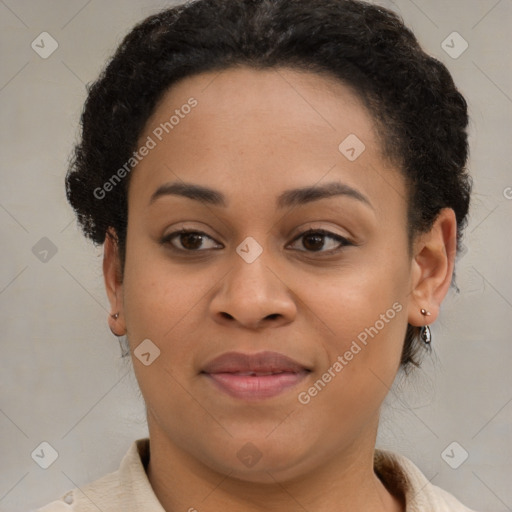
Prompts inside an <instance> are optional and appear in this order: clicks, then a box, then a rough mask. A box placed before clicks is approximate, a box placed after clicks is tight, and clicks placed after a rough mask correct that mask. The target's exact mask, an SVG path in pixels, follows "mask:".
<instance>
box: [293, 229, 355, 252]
mask: <svg viewBox="0 0 512 512" xmlns="http://www.w3.org/2000/svg"><path fill="white" fill-rule="evenodd" d="M293 242H294V244H297V243H299V247H295V248H296V249H298V250H299V251H302V252H324V253H328V252H336V251H337V250H340V249H342V248H343V247H344V246H347V245H352V244H351V243H350V242H349V241H348V240H347V239H346V238H344V237H342V236H340V235H337V234H335V233H331V232H330V231H326V230H323V229H310V230H308V231H305V232H304V233H301V234H300V235H299V236H298V237H297V238H295V240H294V241H293ZM300 242H302V243H300ZM300 246H302V247H300Z"/></svg>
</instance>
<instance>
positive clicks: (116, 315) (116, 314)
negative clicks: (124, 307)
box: [110, 313, 120, 338]
mask: <svg viewBox="0 0 512 512" xmlns="http://www.w3.org/2000/svg"><path fill="white" fill-rule="evenodd" d="M110 316H111V317H112V318H113V319H114V320H117V319H118V318H119V313H114V314H113V315H110ZM110 332H111V333H112V334H113V335H114V336H117V337H118V338H119V336H120V335H119V334H117V333H116V332H114V331H113V330H112V327H111V328H110Z"/></svg>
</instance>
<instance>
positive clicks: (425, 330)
mask: <svg viewBox="0 0 512 512" xmlns="http://www.w3.org/2000/svg"><path fill="white" fill-rule="evenodd" d="M420 338H421V341H423V343H425V345H430V342H431V341H432V333H431V332H430V327H429V326H428V325H424V326H423V327H422V328H421V331H420Z"/></svg>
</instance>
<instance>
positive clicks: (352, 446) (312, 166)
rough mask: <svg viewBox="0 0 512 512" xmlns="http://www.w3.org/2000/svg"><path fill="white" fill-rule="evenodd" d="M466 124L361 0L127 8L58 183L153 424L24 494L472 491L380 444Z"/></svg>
mask: <svg viewBox="0 0 512 512" xmlns="http://www.w3.org/2000/svg"><path fill="white" fill-rule="evenodd" d="M467 122H468V118H467V108H466V102H465V100H464V98H463V97H462V96H461V94H460V93H459V92H458V91H457V89H456V87H455V86H454V84H453V81H452V79H451V77H450V74H449V73H448V71H447V70H446V68H445V67H444V66H443V65H442V64H441V63H439V62H438V61H436V60H435V59H433V58H432V57H429V56H428V55H426V54H425V53H424V52H423V51H422V50H421V48H420V47H419V45H418V43H417V41H416V39H415V37H414V36H413V35H412V33H411V32H410V31H409V30H408V29H407V28H405V27H404V26H403V24H402V22H401V21H400V20H399V19H398V17H397V16H396V15H395V14H393V13H391V12H389V11H387V10H386V9H383V8H380V7H377V6H374V5H370V4H366V3H363V2H359V1H355V0H242V1H240V0H198V1H196V2H193V3H189V4H186V5H184V6H180V7H176V8H172V9H169V10H166V11H164V12H162V13H160V14H157V15H155V16H152V17H150V18H148V19H147V20H145V21H144V22H142V23H141V24H140V25H138V26H137V27H135V28H134V29H133V31H132V32H131V33H130V34H129V35H128V36H127V37H126V38H125V40H124V41H123V43H122V44H121V46H120V48H119V49H118V51H117V53H116V54H115V56H114V58H113V59H112V61H111V62H110V63H109V65H108V67H107V68H106V70H105V71H104V73H103V74H102V76H101V77H100V78H99V80H98V81H97V82H96V83H95V84H94V86H93V87H92V88H91V90H90V92H89V97H88V99H87V103H86V105H85V110H84V113H83V117H82V129H83V130H82V138H81V140H80V142H79V144H78V145H77V147H76V152H75V158H74V160H73V162H72V165H71V168H70V170H69V173H68V176H67V180H66V185H67V194H68V199H69V201H70V202H71V204H72V206H73V208H74V209H75V211H76V213H77V216H78V219H79V221H80V223H81V226H82V228H83V231H84V233H85V235H86V236H88V237H89V238H91V239H92V240H93V241H94V242H95V243H97V244H103V243H104V244H105V246H104V262H103V271H104V277H105V286H106V291H107V294H108V298H109V301H110V305H111V308H112V311H111V315H110V317H109V318H108V321H109V325H110V328H111V330H112V332H113V333H114V334H115V335H117V336H124V335H126V337H127V340H128V343H129V348H130V353H131V356H132V360H133V365H134V370H135V374H136V377H137V380H138V383H139V385H140V389H141V392H142V394H143V396H144V400H145V404H146V411H147V420H148V428H149V439H141V440H138V441H136V442H135V443H134V444H133V445H132V447H131V449H130V451H129V452H128V454H127V455H126V457H125V458H124V460H123V461H122V463H121V466H120V469H119V470H118V471H116V472H115V473H112V474H109V475H107V476H105V477H103V478H102V479H100V480H98V481H96V482H93V483H91V484H89V485H88V486H85V487H82V488H81V489H80V490H79V489H75V490H73V491H70V492H69V493H67V494H66V495H65V496H63V497H62V498H61V499H60V500H57V501H55V502H53V503H51V504H49V505H48V506H47V507H44V508H43V509H41V510H44V511H53V510H55V511H56V510H77V511H89V510H98V509H99V510H102V511H104V512H105V511H109V510H112V511H113V510H123V511H132V510H133V511H135V510H137V511H145V510H148V511H149V510H151V511H157V510H165V511H172V512H175V511H179V510H183V511H187V510H188V511H189V512H192V511H195V510H197V511H208V512H217V511H226V510H228V511H229V510H244V512H252V511H273V510H280V511H288V510H290V511H291V510H293V511H296V510H309V511H326V512H327V511H329V512H330V511H337V512H339V511H354V510H364V511H368V512H373V511H379V512H382V511H385V512H391V511H393V512H398V511H406V510H407V511H408V512H412V511H428V512H434V511H468V510H469V509H468V508H466V507H465V506H464V505H462V504H461V503H460V502H458V501H457V499H456V498H455V497H453V496H452V495H450V494H449V493H447V492H445V491H443V490H441V489H439V488H438V487H435V486H433V485H432V484H430V483H429V482H428V480H427V479H426V478H425V476H423V475H422V474H421V472H420V471H419V469H418V468H417V467H416V466H414V465H413V464H412V462H410V461H408V460H407V459H406V458H404V457H403V456H400V455H398V454H395V453H391V452H387V451H382V450H376V449H375V440H376V435H377V428H378V422H379V411H380V407H381V404H382V402H383V400H384V398H385V396H386V394H387V392H388V390H389V388H390V386H391V384H392V382H393V380H394V378H395V375H396V373H397V371H398V370H399V369H400V367H402V369H405V370H408V369H410V368H411V367H413V366H415V365H416V366H417V365H418V364H419V360H420V356H421V353H422V352H423V351H424V350H425V349H428V347H429V344H430V343H431V335H430V329H429V327H428V326H429V324H431V323H433V322H434V321H435V320H436V318H437V316H438V314H439V308H440V305H441V303H442V301H443V299H444V297H445V295H446V293H447V292H448V289H449V287H450V284H451V281H452V276H453V269H454V259H455V255H456V252H457V247H458V244H459V242H460V239H461V235H462V230H463V227H464V224H465V219H466V214H467V211H468V205H469V193H470V180H469V177H468V175H467V172H466V169H465V165H466V161H467V153H468V149H467V134H466V127H467Z"/></svg>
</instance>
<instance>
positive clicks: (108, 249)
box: [103, 228, 126, 336]
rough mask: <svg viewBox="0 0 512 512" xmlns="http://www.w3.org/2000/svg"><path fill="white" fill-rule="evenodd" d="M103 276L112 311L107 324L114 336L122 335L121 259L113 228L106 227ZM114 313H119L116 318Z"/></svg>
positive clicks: (124, 331)
mask: <svg viewBox="0 0 512 512" xmlns="http://www.w3.org/2000/svg"><path fill="white" fill-rule="evenodd" d="M103 278H104V280H105V288H106V292H107V296H108V300H109V302H110V308H111V311H112V313H111V314H110V315H109V316H108V325H109V327H110V330H111V331H112V332H113V333H115V334H116V336H123V335H124V334H126V324H125V318H124V308H123V283H122V272H121V260H120V257H119V249H118V239H117V234H116V232H115V230H114V229H113V228H108V231H107V235H106V237H105V244H104V247H103ZM115 313H119V316H118V317H117V319H116V318H114V317H113V316H112V315H114V314H115Z"/></svg>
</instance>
